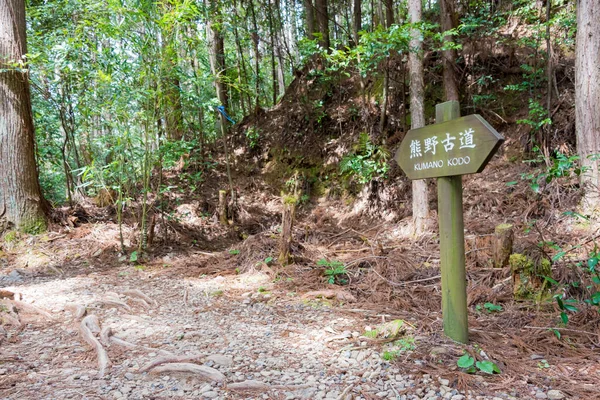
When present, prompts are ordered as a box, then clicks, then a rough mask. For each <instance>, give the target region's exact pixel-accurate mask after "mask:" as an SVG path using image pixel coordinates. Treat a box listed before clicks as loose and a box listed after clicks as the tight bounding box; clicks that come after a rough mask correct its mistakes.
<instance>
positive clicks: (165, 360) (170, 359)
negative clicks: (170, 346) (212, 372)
mask: <svg viewBox="0 0 600 400" xmlns="http://www.w3.org/2000/svg"><path fill="white" fill-rule="evenodd" d="M203 357H204V356H203V355H201V354H194V355H189V356H176V355H170V356H164V357H158V358H155V359H154V360H152V361H150V362H148V363H146V365H144V366H143V367H142V368H140V370H139V371H138V372H139V373H144V372H148V371H150V370H151V369H153V368H156V367H158V366H159V365H163V364H170V363H185V362H189V361H198V360H200V359H201V358H203Z"/></svg>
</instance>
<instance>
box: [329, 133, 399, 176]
mask: <svg viewBox="0 0 600 400" xmlns="http://www.w3.org/2000/svg"><path fill="white" fill-rule="evenodd" d="M389 157H390V155H389V153H388V152H387V150H385V149H384V148H383V147H381V146H376V145H374V144H373V143H371V140H370V138H369V135H367V134H366V133H361V134H360V136H359V140H358V144H357V145H356V146H354V150H353V152H352V153H351V154H349V155H347V156H345V157H344V158H343V159H342V161H341V162H340V172H341V174H342V176H344V177H346V178H348V179H355V180H356V181H357V182H358V183H360V184H363V185H364V184H365V183H369V182H370V181H371V180H373V179H376V178H385V177H386V175H387V172H388V170H389V164H388V159H389Z"/></svg>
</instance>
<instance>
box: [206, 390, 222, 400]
mask: <svg viewBox="0 0 600 400" xmlns="http://www.w3.org/2000/svg"><path fill="white" fill-rule="evenodd" d="M202 396H204V397H206V398H209V399H216V398H217V397H219V393H217V392H215V391H213V390H211V391H210V392H204V393H202Z"/></svg>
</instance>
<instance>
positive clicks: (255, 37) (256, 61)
mask: <svg viewBox="0 0 600 400" xmlns="http://www.w3.org/2000/svg"><path fill="white" fill-rule="evenodd" d="M248 7H250V14H251V15H252V45H253V46H254V73H255V74H256V76H255V81H254V84H255V87H254V96H255V97H254V112H258V109H259V107H260V52H259V48H258V44H259V37H258V24H257V22H256V12H255V10H254V0H248Z"/></svg>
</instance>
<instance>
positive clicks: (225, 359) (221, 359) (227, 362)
mask: <svg viewBox="0 0 600 400" xmlns="http://www.w3.org/2000/svg"><path fill="white" fill-rule="evenodd" d="M206 359H207V360H210V361H213V362H214V363H215V364H217V365H221V366H223V367H230V366H232V365H233V357H231V356H224V355H222V354H212V355H210V356H208V357H206Z"/></svg>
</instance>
